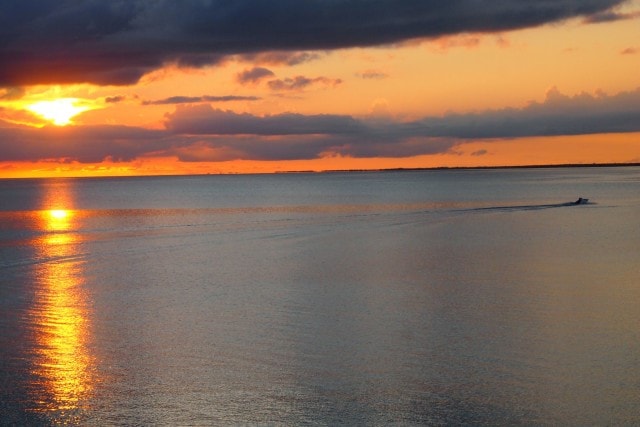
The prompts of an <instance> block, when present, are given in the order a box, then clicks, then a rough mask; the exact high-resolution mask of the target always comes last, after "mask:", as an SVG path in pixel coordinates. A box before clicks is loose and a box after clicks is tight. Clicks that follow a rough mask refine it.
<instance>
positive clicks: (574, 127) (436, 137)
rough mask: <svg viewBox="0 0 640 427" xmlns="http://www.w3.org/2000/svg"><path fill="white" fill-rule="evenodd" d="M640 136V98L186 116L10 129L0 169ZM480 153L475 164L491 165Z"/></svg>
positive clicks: (364, 153)
mask: <svg viewBox="0 0 640 427" xmlns="http://www.w3.org/2000/svg"><path fill="white" fill-rule="evenodd" d="M622 132H640V88H639V89H637V90H635V91H632V92H622V93H619V94H617V95H606V94H602V93H598V94H596V95H590V94H585V93H583V94H578V95H575V96H567V95H563V94H561V93H560V92H559V91H558V90H556V89H552V90H550V91H549V93H548V94H547V97H546V99H545V100H544V102H533V103H530V104H529V105H527V106H526V107H524V108H518V109H516V108H505V109H501V110H491V111H484V112H478V113H473V114H448V115H445V116H438V117H425V118H423V119H421V120H415V121H411V122H398V121H392V120H388V119H387V120H372V119H359V118H356V117H351V116H346V115H325V114H318V115H303V114H294V113H285V114H277V115H267V116H256V115H253V114H248V113H244V114H240V113H235V112H232V111H224V110H220V109H214V108H212V107H211V106H210V105H187V106H178V107H177V108H176V110H175V112H174V113H172V114H168V115H167V121H166V129H164V130H148V129H141V128H135V127H126V126H88V127H65V128H55V127H48V128H43V129H33V128H27V127H18V126H13V127H3V126H2V124H1V123H0V161H12V160H42V159H54V158H56V159H58V158H62V159H69V160H77V161H80V162H99V161H101V160H103V159H106V158H110V159H113V160H116V161H118V160H132V159H135V158H137V157H142V156H168V155H171V156H178V158H180V159H182V160H184V161H204V160H209V161H223V160H232V159H246V160H292V159H313V158H317V157H320V156H322V155H324V154H341V155H344V156H352V157H376V156H384V157H407V156H416V155H421V154H435V153H443V152H450V151H451V150H452V149H454V147H456V146H457V145H460V144H464V143H465V142H468V141H476V140H495V139H517V138H523V137H536V136H559V135H582V134H597V133H600V134H602V133H622ZM485 154H487V153H486V152H484V153H483V152H482V151H478V152H475V153H474V154H473V155H485Z"/></svg>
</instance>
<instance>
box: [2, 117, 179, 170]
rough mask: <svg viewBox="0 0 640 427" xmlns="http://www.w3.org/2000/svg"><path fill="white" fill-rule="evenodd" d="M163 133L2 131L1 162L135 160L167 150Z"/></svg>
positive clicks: (82, 129) (112, 128)
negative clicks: (163, 149)
mask: <svg viewBox="0 0 640 427" xmlns="http://www.w3.org/2000/svg"><path fill="white" fill-rule="evenodd" d="M165 136H166V133H165V132H163V131H156V130H149V129H142V128H136V127H128V126H107V125H105V126H78V127H74V126H69V127H61V128H59V127H53V126H50V127H45V128H42V129H35V128H31V127H12V128H2V127H0V152H1V154H0V161H32V160H47V159H69V160H77V161H79V162H84V163H95V162H100V161H102V160H105V159H107V158H110V159H112V160H114V161H127V160H132V159H135V158H137V157H139V156H142V155H144V154H146V153H150V152H153V151H155V150H157V149H159V148H165V147H164V146H165V145H166V142H165Z"/></svg>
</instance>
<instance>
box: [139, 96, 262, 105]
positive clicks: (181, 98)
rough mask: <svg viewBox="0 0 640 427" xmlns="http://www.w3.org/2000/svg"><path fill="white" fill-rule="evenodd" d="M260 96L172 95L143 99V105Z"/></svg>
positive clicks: (242, 99) (258, 98) (237, 99)
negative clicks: (149, 99)
mask: <svg viewBox="0 0 640 427" xmlns="http://www.w3.org/2000/svg"><path fill="white" fill-rule="evenodd" d="M260 99H262V98H260V97H259V96H239V95H223V96H213V95H203V96H171V97H169V98H164V99H158V100H155V101H143V102H142V105H171V104H196V103H202V102H231V101H258V100H260Z"/></svg>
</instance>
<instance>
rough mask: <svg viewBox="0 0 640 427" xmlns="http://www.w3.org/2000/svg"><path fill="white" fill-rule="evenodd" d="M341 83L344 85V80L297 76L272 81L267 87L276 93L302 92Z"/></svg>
mask: <svg viewBox="0 0 640 427" xmlns="http://www.w3.org/2000/svg"><path fill="white" fill-rule="evenodd" d="M340 83H342V80H340V79H330V78H328V77H314V78H310V77H305V76H295V77H287V78H285V79H276V80H270V81H269V82H267V85H268V86H269V88H270V89H271V90H274V91H300V90H304V89H306V88H308V87H309V86H313V85H317V84H321V85H325V86H337V85H339V84H340Z"/></svg>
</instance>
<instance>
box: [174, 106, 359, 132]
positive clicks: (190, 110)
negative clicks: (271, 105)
mask: <svg viewBox="0 0 640 427" xmlns="http://www.w3.org/2000/svg"><path fill="white" fill-rule="evenodd" d="M166 127H167V129H168V130H170V131H172V132H174V133H178V134H190V135H192V134H200V135H280V136H282V135H313V134H353V133H358V132H362V131H363V127H362V124H361V123H360V122H359V121H358V120H356V119H354V118H352V117H351V116H343V115H331V114H318V115H303V114H294V113H285V114H276V115H268V116H264V117H260V116H254V115H252V114H248V113H243V114H240V113H235V112H233V111H224V110H219V109H213V108H211V106H209V105H201V106H190V107H180V108H178V109H176V111H175V112H174V113H172V114H168V115H167V121H166Z"/></svg>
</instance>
